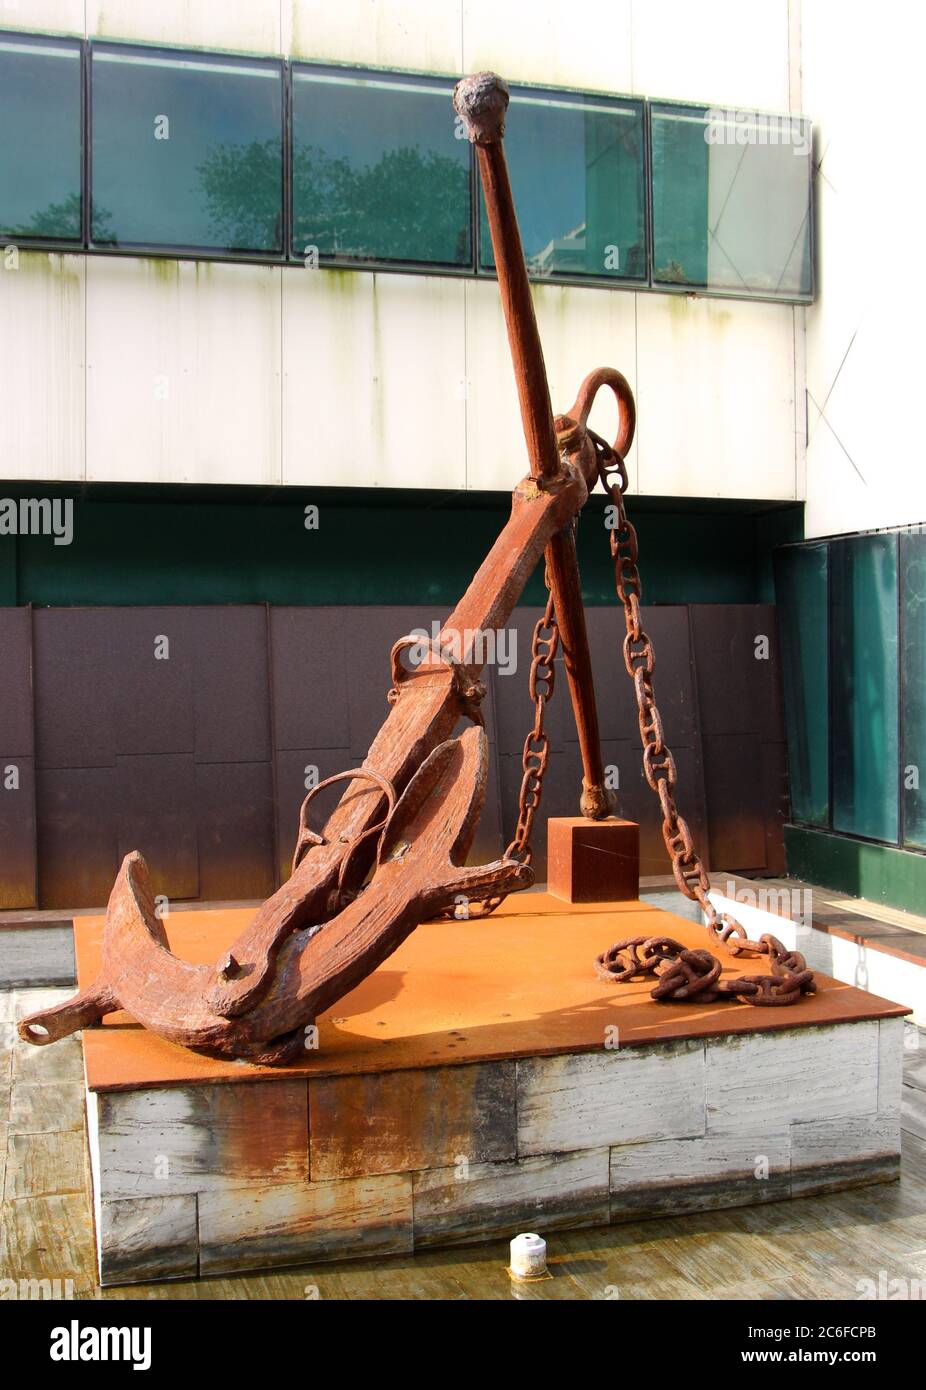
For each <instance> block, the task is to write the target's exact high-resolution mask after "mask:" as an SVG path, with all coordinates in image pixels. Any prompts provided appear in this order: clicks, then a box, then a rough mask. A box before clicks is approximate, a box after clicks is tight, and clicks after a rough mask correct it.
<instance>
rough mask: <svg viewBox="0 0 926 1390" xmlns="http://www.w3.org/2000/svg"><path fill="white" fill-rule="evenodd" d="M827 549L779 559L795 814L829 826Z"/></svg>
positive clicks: (796, 551)
mask: <svg viewBox="0 0 926 1390" xmlns="http://www.w3.org/2000/svg"><path fill="white" fill-rule="evenodd" d="M826 595H827V547H826V546H825V545H809V546H800V547H797V546H794V547H788V548H786V549H784V550H781V551H779V552H778V554H777V555H776V557H775V597H776V602H777V605H778V622H779V629H780V633H781V655H782V663H783V675H784V680H783V685H784V693H785V723H786V727H787V735H788V762H789V766H790V773H791V814H792V817H793V819H794V820H796V821H799V822H802V823H803V824H805V825H820V826H828V825H829V811H830V807H829V703H828V680H829V672H828V667H829V662H828V658H827V645H828V640H827V633H828V623H827V611H826V608H827V598H826Z"/></svg>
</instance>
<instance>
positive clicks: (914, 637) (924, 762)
mask: <svg viewBox="0 0 926 1390" xmlns="http://www.w3.org/2000/svg"><path fill="white" fill-rule="evenodd" d="M900 593H901V603H902V609H903V611H902V618H901V621H902V623H903V656H902V670H901V679H902V681H903V768H902V778H901V787H902V795H903V812H904V840H905V842H906V843H907V844H908V845H915V846H916V847H917V848H918V849H926V536H923V535H918V534H916V533H913V532H907V533H904V534H903V535H901V537H900Z"/></svg>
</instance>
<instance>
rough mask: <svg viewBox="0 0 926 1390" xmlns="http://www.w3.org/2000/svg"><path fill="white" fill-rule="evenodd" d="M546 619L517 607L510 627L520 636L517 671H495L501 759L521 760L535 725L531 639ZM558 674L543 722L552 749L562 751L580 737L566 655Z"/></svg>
mask: <svg viewBox="0 0 926 1390" xmlns="http://www.w3.org/2000/svg"><path fill="white" fill-rule="evenodd" d="M542 617H543V609H542V608H516V609H515V611H514V613H513V614H512V617H511V621H510V623H509V624H508V626H509V628H511V629H513V630H514V632H516V633H517V670H516V671H515V672H514V674H512V675H507V676H503V675H501V674H499V672H498V671H495V672H494V678H493V685H494V689H495V720H496V727H497V734H496V737H497V740H498V751H499V756H500V757H506V756H508V755H509V754H513V753H517V755H518V757H520V756H521V750H522V748H523V747H524V739H525V736H526V735H527V732H528V730H529V729H530V728H531V727H532V725H533V723H534V706H533V703H532V701H531V697H530V692H529V690H528V688H527V682H528V677H529V676H530V669H531V639H532V637H533V633H534V627H535V626H536V624H537V621H538V619H540V618H542ZM555 671H556V674H555V677H554V682H553V698H552V700H551V701H550V702H549V704H548V705H547V706H546V708H545V710H544V714H543V722H544V728H545V729H546V731H547V734H548V736H549V739H550V743H551V745H552V747H554V748H562V747H563V745H564V744H565V743H566V742H567V741H568V740H569V739H575V737H576V732H575V722H574V720H573V717H572V705H571V703H570V700H569V682H568V681H567V679H566V668H565V666H564V665H563V659H562V653H560V654H559V655H558V656H557V658H556V663H555Z"/></svg>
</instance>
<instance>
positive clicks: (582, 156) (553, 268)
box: [479, 87, 647, 280]
mask: <svg viewBox="0 0 926 1390" xmlns="http://www.w3.org/2000/svg"><path fill="white" fill-rule="evenodd" d="M643 147H644V138H643V105H642V102H636V101H612V100H609V99H608V98H607V97H597V96H581V95H575V96H574V95H573V94H572V93H569V92H552V91H540V90H537V89H534V88H526V87H513V88H512V89H511V104H510V107H509V111H508V119H507V123H506V126H505V152H506V155H507V157H508V167H509V170H510V174H511V187H512V191H513V193H514V204H515V209H516V211H517V214H518V226H519V227H520V229H521V240H522V241H523V243H524V255H525V257H526V258H527V265H528V270H529V271H530V274H531V275H532V276H535V277H538V278H542V277H544V276H555V277H560V276H569V275H576V276H587V277H593V278H595V279H600V280H608V279H613V280H644V279H645V278H646V273H647V272H646V216H645V198H644V189H645V185H644V173H643ZM480 201H481V200H480ZM479 245H480V264H481V266H482V267H483V268H484V269H491V268H492V267H494V265H495V258H494V256H493V254H492V242H491V239H490V237H489V226H488V221H487V219H486V215H485V209H484V208H483V209H482V213H481V217H480V242H479Z"/></svg>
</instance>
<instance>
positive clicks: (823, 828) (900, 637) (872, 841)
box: [776, 523, 926, 855]
mask: <svg viewBox="0 0 926 1390" xmlns="http://www.w3.org/2000/svg"><path fill="white" fill-rule="evenodd" d="M905 534H919V535H923V534H926V523H914V524H910V525H907V526H889V527H883V528H881V529H878V528H871V529H869V530H867V531H852V532H849V533H847V534H845V535H832V536H818V537H814V538H813V539H811V540H803V541H791V542H788V543H787V544H785V545H781V546H778V547H776V552H777V553H778V554H779V555H781V556H782V557H784V556H785V555H786V554H787V552H788V551H791V550H801V549H804V548H805V547H810V546H820V545H824V546H825V547H826V552H827V576H826V625H827V630H826V648H827V667H828V673H829V674H828V679H827V692H826V698H827V748H826V754H827V788H828V791H827V795H828V809H827V820H826V823H825V824H816V823H814V822H812V821H807V820H801V819H799V818H798V817H796V816H795V815H794V808H793V805H792V806H791V807H790V814H791V819H790V822H789V823H790V824H792V825H795V826H797V827H798V828H799V829H801V830H816V831H818V832H819V833H820V834H823V835H834V836H836V837H837V838H839V839H842V840H857V841H859V842H861V843H863V844H869V845H880V846H883V847H884V848H886V849H895V850H899V851H902V852H903V853H905V854H920V855H926V846H923V845H921V844H918V843H916V842H915V841H913V840H911V839H909V838H908V835H907V816H906V805H905V798H904V785H903V783H904V768H905V767H906V765H907V758H908V753H907V728H906V718H905V701H904V694H905V680H904V673H905V660H904V657H905V627H906V624H905V619H904V597H905V585H904V577H903V564H902V554H901V550H902V540H903V537H904V535H905ZM876 536H881V537H887V538H888V539H890V540H891V541H893V550H894V564H895V573H896V589H897V593H896V607H897V612H896V621H897V658H896V661H897V670H896V677H897V680H896V685H897V711H896V715H897V764H896V768H895V773H896V796H897V838H896V839H895V840H885V839H881V838H878V837H876V836H870V835H861V834H857V833H856V832H854V831H846V830H837V829H836V828H835V826H834V823H833V820H834V802H833V791H834V787H833V775H834V766H835V764H834V756H833V754H834V742H833V740H834V707H835V700H836V684H835V681H834V680H833V679H832V670H833V661H834V651H833V647H834V624H833V607H834V601H835V595H834V589H833V583H832V575H833V571H832V566H831V560H830V548H831V546H832V545H834V544H839V543H840V542H847V541H860V540H866V539H868V538H871V537H876ZM776 591H777V585H776ZM776 597H777V592H776ZM789 759H790V743H789ZM924 790H926V788H924Z"/></svg>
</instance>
